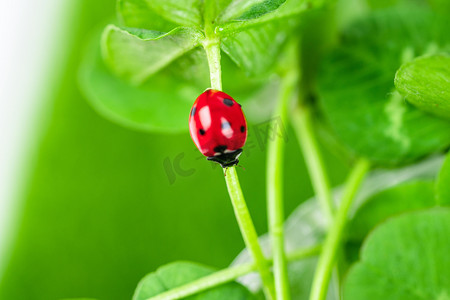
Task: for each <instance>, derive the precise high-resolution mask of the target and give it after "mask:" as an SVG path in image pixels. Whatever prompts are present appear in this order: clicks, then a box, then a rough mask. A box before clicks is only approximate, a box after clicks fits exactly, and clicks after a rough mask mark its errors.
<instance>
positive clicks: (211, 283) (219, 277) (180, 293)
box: [148, 245, 321, 300]
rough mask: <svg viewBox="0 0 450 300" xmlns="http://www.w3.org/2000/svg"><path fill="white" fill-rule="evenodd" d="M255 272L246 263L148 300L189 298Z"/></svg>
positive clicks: (315, 250)
mask: <svg viewBox="0 0 450 300" xmlns="http://www.w3.org/2000/svg"><path fill="white" fill-rule="evenodd" d="M320 249H321V247H320V245H317V246H313V247H309V248H304V249H299V250H297V251H294V252H292V253H290V254H288V256H287V257H288V260H289V261H295V260H301V259H305V258H308V257H312V256H315V255H318V254H319V253H320ZM269 263H271V261H269ZM255 270H256V265H255V263H246V264H242V265H239V266H235V267H230V268H226V269H224V270H220V271H218V272H215V273H214V274H211V275H208V276H205V277H202V278H200V279H197V280H195V281H192V282H190V283H188V284H185V285H182V286H179V287H177V288H174V289H171V290H169V291H167V292H164V293H161V294H159V295H157V296H154V297H152V298H150V299H148V300H174V299H181V298H185V297H189V296H192V295H194V294H198V293H200V292H203V291H205V290H208V289H210V288H213V287H215V286H218V285H221V284H225V283H228V282H230V281H233V280H235V279H237V278H239V277H241V276H243V275H245V274H248V273H251V272H254V271H255Z"/></svg>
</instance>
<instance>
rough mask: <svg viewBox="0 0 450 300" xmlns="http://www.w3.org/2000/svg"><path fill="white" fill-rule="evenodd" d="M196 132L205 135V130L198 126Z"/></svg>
mask: <svg viewBox="0 0 450 300" xmlns="http://www.w3.org/2000/svg"><path fill="white" fill-rule="evenodd" d="M198 133H200V135H205V133H206V131H205V130H203V129H201V128H200V129H199V130H198Z"/></svg>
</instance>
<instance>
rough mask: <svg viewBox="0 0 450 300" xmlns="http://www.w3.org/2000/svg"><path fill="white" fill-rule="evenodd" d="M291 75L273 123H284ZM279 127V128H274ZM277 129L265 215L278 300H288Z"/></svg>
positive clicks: (271, 141)
mask: <svg viewBox="0 0 450 300" xmlns="http://www.w3.org/2000/svg"><path fill="white" fill-rule="evenodd" d="M292 77H293V76H285V77H284V78H282V85H281V89H280V96H279V99H278V106H277V109H276V110H275V114H274V118H277V119H278V120H277V123H276V124H281V126H284V125H285V123H286V115H287V113H286V106H287V103H288V100H289V97H290V96H292V91H293V89H294V86H295V80H293V78H292ZM276 129H278V128H276ZM278 131H279V130H276V131H275V132H274V134H273V136H269V137H268V151H267V176H266V186H267V215H268V217H269V234H270V239H271V242H272V257H273V272H274V277H275V291H276V296H277V297H276V299H277V300H289V299H290V293H289V280H288V274H287V266H286V253H285V249H284V225H283V223H284V200H283V165H284V144H285V143H284V136H283V134H281V135H280V134H279V132H278Z"/></svg>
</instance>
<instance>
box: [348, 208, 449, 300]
mask: <svg viewBox="0 0 450 300" xmlns="http://www.w3.org/2000/svg"><path fill="white" fill-rule="evenodd" d="M449 237H450V210H449V209H443V208H440V209H431V210H426V211H421V212H414V213H409V214H405V215H402V216H399V217H397V218H393V219H391V220H389V221H387V222H386V223H384V224H383V225H381V226H379V227H378V228H377V229H375V231H374V232H373V233H372V234H371V235H370V236H369V237H368V238H367V240H366V241H365V242H364V246H363V248H362V250H361V261H360V262H358V263H357V264H356V265H354V266H353V267H352V269H351V270H350V272H349V274H348V276H347V278H346V280H345V283H344V289H343V291H344V292H343V295H344V298H343V299H345V300H353V299H354V300H360V299H366V300H372V299H373V300H379V299H387V300H389V299H392V300H394V299H395V300H416V299H417V300H421V299H441V300H444V299H450V256H449V255H448V253H449V249H450V239H449Z"/></svg>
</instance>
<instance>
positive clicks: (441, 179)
mask: <svg viewBox="0 0 450 300" xmlns="http://www.w3.org/2000/svg"><path fill="white" fill-rule="evenodd" d="M436 199H437V203H438V204H439V205H446V206H450V153H449V154H447V158H446V159H445V161H444V164H443V165H442V168H441V171H440V172H439V176H438V179H437V182H436Z"/></svg>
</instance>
